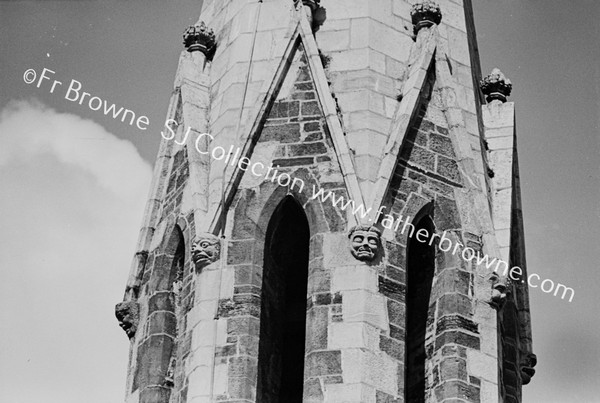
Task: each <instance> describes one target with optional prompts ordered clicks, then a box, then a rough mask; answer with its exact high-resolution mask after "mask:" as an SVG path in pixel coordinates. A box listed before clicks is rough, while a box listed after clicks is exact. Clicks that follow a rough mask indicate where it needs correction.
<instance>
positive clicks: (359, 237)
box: [348, 225, 381, 262]
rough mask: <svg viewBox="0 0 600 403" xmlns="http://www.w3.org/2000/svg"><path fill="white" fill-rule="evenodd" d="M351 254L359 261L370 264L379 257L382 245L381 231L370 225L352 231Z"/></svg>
mask: <svg viewBox="0 0 600 403" xmlns="http://www.w3.org/2000/svg"><path fill="white" fill-rule="evenodd" d="M348 238H349V239H350V241H351V245H350V253H352V256H354V258H356V259H357V260H360V261H363V262H370V261H372V260H373V259H375V257H376V256H377V251H378V250H379V248H380V245H381V231H380V230H379V229H378V228H376V227H374V226H370V225H357V226H355V227H353V228H352V229H350V231H349V232H348Z"/></svg>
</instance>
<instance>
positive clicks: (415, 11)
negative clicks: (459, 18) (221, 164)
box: [410, 1, 442, 34]
mask: <svg viewBox="0 0 600 403" xmlns="http://www.w3.org/2000/svg"><path fill="white" fill-rule="evenodd" d="M410 18H411V20H412V23H413V25H414V31H415V34H416V33H417V32H419V30H420V29H421V28H427V27H431V26H432V25H434V24H435V25H438V24H439V23H440V22H441V21H442V11H441V10H440V6H438V5H437V3H434V2H433V1H424V2H422V3H416V4H414V5H413V6H412V8H411V10H410Z"/></svg>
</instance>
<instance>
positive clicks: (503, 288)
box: [490, 273, 511, 311]
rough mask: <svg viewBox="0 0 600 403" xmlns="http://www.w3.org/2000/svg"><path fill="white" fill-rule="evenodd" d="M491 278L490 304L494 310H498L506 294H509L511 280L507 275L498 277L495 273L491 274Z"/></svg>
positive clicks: (504, 300) (504, 301) (502, 304)
mask: <svg viewBox="0 0 600 403" xmlns="http://www.w3.org/2000/svg"><path fill="white" fill-rule="evenodd" d="M491 280H492V297H491V299H490V305H492V306H493V307H494V308H495V309H496V310H498V311H500V310H501V309H502V307H503V306H504V304H505V303H506V300H507V298H508V296H509V295H510V294H511V282H510V279H509V278H508V277H500V276H498V275H497V274H495V273H494V274H493V275H492V277H491Z"/></svg>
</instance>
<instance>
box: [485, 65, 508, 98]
mask: <svg viewBox="0 0 600 403" xmlns="http://www.w3.org/2000/svg"><path fill="white" fill-rule="evenodd" d="M479 85H480V87H481V91H482V92H483V94H484V95H485V97H486V100H487V102H492V101H493V100H496V99H497V100H499V101H501V102H506V97H508V96H509V95H510V93H511V91H512V83H511V82H510V80H509V79H508V78H506V76H505V75H504V74H502V72H501V71H500V70H499V69H494V70H492V72H491V73H490V74H489V75H487V76H486V77H484V78H483V79H482V80H481V82H480V83H479Z"/></svg>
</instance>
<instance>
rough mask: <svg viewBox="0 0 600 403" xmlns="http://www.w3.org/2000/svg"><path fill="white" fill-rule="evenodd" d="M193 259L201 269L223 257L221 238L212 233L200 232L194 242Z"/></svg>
mask: <svg viewBox="0 0 600 403" xmlns="http://www.w3.org/2000/svg"><path fill="white" fill-rule="evenodd" d="M191 253H192V261H193V262H194V266H195V267H196V270H198V271H200V270H202V269H203V268H204V267H206V266H208V265H209V264H211V263H213V262H216V261H217V260H219V258H220V257H221V240H220V239H219V237H217V236H216V235H213V234H210V233H205V232H204V233H199V234H198V235H196V239H195V240H194V242H193V243H192V249H191Z"/></svg>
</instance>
